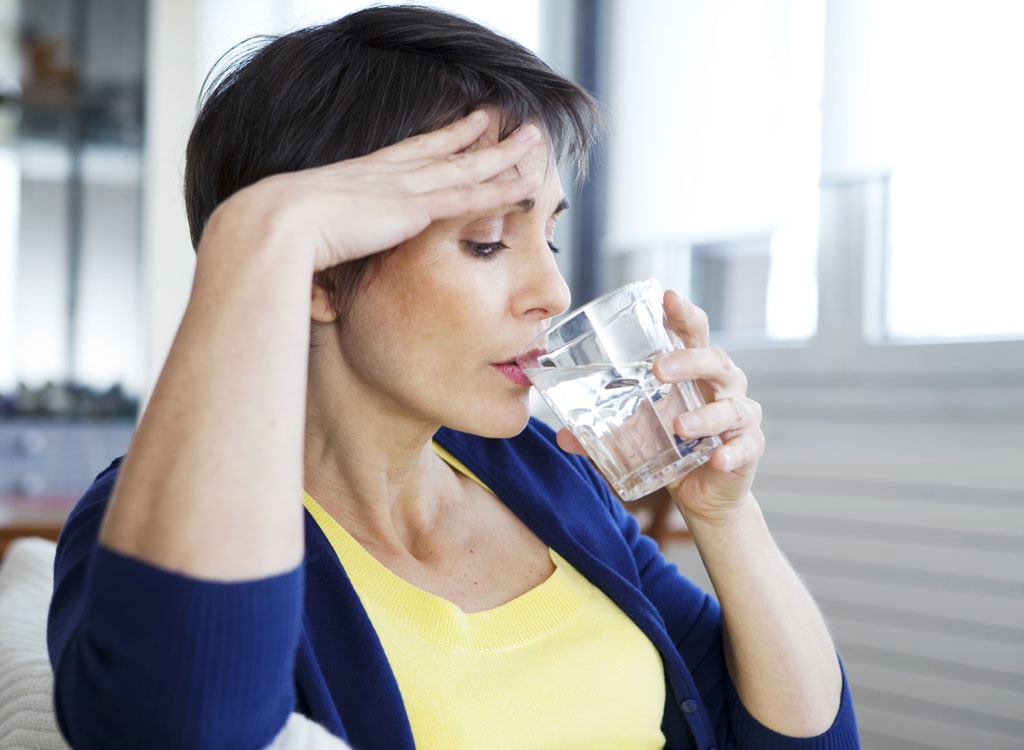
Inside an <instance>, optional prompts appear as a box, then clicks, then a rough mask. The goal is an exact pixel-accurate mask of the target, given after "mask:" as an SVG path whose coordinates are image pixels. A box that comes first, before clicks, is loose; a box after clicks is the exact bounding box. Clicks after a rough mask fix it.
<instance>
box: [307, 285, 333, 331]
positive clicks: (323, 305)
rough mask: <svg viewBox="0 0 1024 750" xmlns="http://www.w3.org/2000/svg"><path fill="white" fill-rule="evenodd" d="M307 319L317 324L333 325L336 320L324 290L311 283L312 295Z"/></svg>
mask: <svg viewBox="0 0 1024 750" xmlns="http://www.w3.org/2000/svg"><path fill="white" fill-rule="evenodd" d="M309 317H310V318H312V319H313V320H314V321H316V322H317V323H333V322H334V321H336V320H337V319H338V313H336V312H335V311H334V306H333V305H331V300H330V298H329V297H328V296H327V292H326V291H324V288H323V287H322V286H320V285H319V284H317V283H316V282H315V281H314V282H313V293H312V297H311V301H310V306H309Z"/></svg>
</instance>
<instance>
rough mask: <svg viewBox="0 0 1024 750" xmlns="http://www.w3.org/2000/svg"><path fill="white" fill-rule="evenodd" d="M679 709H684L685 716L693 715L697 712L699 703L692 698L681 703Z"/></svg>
mask: <svg viewBox="0 0 1024 750" xmlns="http://www.w3.org/2000/svg"><path fill="white" fill-rule="evenodd" d="M679 707H680V708H681V709H683V713H684V714H692V713H695V712H696V711H697V701H695V700H693V699H692V698H691V699H687V700H685V701H683V702H682V703H680V704H679Z"/></svg>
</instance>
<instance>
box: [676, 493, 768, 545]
mask: <svg viewBox="0 0 1024 750" xmlns="http://www.w3.org/2000/svg"><path fill="white" fill-rule="evenodd" d="M677 505H678V507H679V511H680V513H682V515H683V520H684V521H685V522H686V526H687V528H688V529H689V530H690V533H692V534H693V535H694V537H697V536H699V535H710V534H722V533H734V532H739V531H742V530H744V529H750V528H755V527H764V526H765V520H764V514H763V512H762V510H761V506H760V504H759V503H758V502H757V499H756V498H755V497H754V495H753V493H752V492H747V493H746V494H745V495H744V496H743V497H741V498H740V499H738V500H735V501H732V502H730V503H728V504H726V505H720V506H719V505H708V506H706V507H702V508H691V507H688V506H686V505H683V504H682V503H677Z"/></svg>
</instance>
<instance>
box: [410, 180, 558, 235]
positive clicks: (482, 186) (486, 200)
mask: <svg viewBox="0 0 1024 750" xmlns="http://www.w3.org/2000/svg"><path fill="white" fill-rule="evenodd" d="M542 179H543V175H542V174H541V173H539V172H529V173H527V174H525V175H519V176H516V177H513V178H509V179H505V180H497V181H494V182H482V183H476V184H471V183H463V184H459V185H455V186H452V187H446V188H440V189H437V190H432V191H430V192H428V193H423V194H422V195H419V196H416V198H415V200H416V201H417V202H418V203H419V204H420V206H421V207H422V209H423V211H424V212H425V215H426V217H427V218H428V219H429V220H430V221H436V220H438V219H451V218H455V217H457V216H466V215H469V214H476V213H484V212H487V211H494V210H497V209H500V208H507V207H509V206H514V205H516V204H517V203H519V202H520V201H523V200H525V199H526V198H528V197H530V196H531V195H532V194H533V193H534V192H535V191H536V190H537V188H538V187H539V186H540V183H541V180H542ZM428 223H429V222H428Z"/></svg>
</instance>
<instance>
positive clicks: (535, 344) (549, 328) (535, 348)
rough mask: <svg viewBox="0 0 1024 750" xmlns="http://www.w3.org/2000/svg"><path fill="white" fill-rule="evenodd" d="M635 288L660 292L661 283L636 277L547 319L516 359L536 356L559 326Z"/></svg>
mask: <svg viewBox="0 0 1024 750" xmlns="http://www.w3.org/2000/svg"><path fill="white" fill-rule="evenodd" d="M635 288H644V289H646V290H650V291H656V292H660V291H661V284H660V283H658V280H657V279H655V278H647V279H638V280H637V281H630V282H629V283H627V284H623V285H622V286H620V287H617V288H615V289H612V290H611V291H609V292H605V293H604V294H602V295H599V296H597V297H595V298H594V299H592V300H590V301H588V302H585V303H583V304H582V305H580V306H579V307H577V308H574V309H572V310H568V311H566V312H564V313H562V314H561V315H559V316H556V317H554V318H551V319H550V320H549V321H548V324H547V325H546V326H545V327H544V330H542V331H541V332H540V333H538V334H537V335H536V336H534V337H533V338H532V339H530V343H529V344H527V346H526V348H525V349H523V351H522V352H520V354H519V355H518V356H517V357H516V359H517V360H519V359H521V358H524V357H527V356H530V355H534V356H536V355H537V354H539V353H540V351H541V347H540V344H541V342H544V341H546V340H547V337H548V336H550V335H551V334H552V333H553V332H554V331H556V330H558V329H559V328H562V327H565V325H566V324H568V323H569V322H570V321H573V320H576V319H578V318H580V317H581V316H584V315H589V313H590V311H591V310H593V309H594V308H595V307H597V306H598V305H601V304H603V303H605V302H607V301H608V300H609V299H611V298H612V297H615V296H617V295H619V294H622V293H623V292H627V291H629V290H630V289H635ZM659 304H660V300H659ZM566 345H567V344H563V345H562V346H566ZM560 348H561V347H560ZM544 353H545V354H548V353H549V352H546V351H545V352H544Z"/></svg>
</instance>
